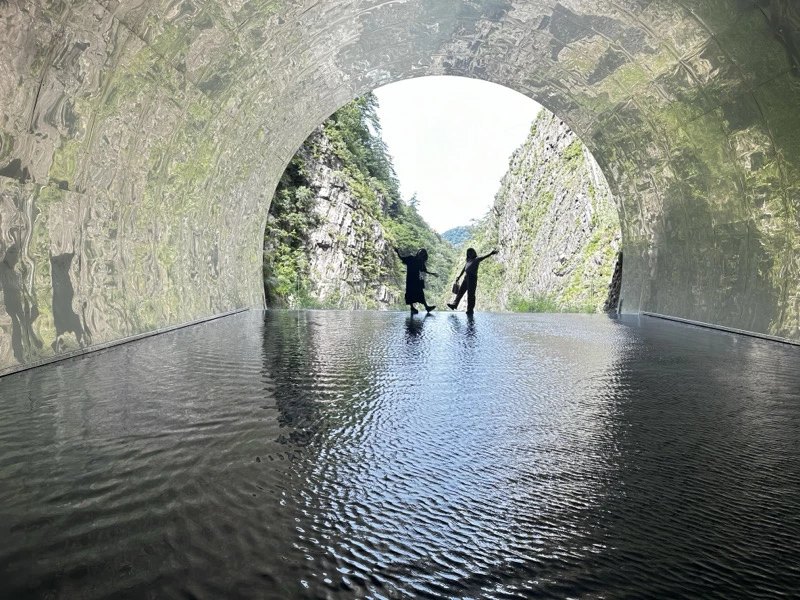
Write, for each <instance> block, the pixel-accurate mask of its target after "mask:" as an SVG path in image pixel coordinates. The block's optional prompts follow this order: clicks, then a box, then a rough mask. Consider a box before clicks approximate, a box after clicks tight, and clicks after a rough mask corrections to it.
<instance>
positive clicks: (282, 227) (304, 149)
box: [264, 96, 454, 308]
mask: <svg viewBox="0 0 800 600" xmlns="http://www.w3.org/2000/svg"><path fill="white" fill-rule="evenodd" d="M373 103H374V97H371V96H367V97H363V98H361V99H357V100H356V101H354V102H353V103H351V104H349V105H346V106H345V107H343V108H342V109H340V111H337V113H335V114H334V115H333V116H332V117H331V118H330V119H329V120H327V121H326V122H325V123H324V124H323V125H321V126H319V127H318V128H317V129H316V130H315V131H314V132H313V133H312V135H311V136H309V138H308V139H307V140H306V141H305V143H304V144H303V145H302V146H301V148H300V149H299V150H298V152H297V154H296V155H295V157H294V158H293V159H292V161H291V163H290V164H289V167H288V168H287V170H286V172H285V173H284V175H283V177H282V178H281V182H280V184H279V185H278V188H277V190H276V192H275V195H274V198H273V201H272V205H271V207H270V213H269V218H268V221H267V227H266V234H265V238H264V276H265V291H266V297H267V302H268V304H269V305H270V306H288V307H335V308H400V307H402V306H403V292H404V285H405V267H404V266H403V265H402V263H400V261H399V260H398V259H397V256H396V254H395V252H394V250H393V247H394V246H396V247H398V248H400V250H401V251H402V252H403V253H404V254H411V253H413V252H416V250H417V249H418V248H420V247H426V248H428V250H429V252H430V254H431V260H430V261H429V263H428V268H429V269H430V270H431V271H436V272H440V273H448V272H449V271H450V270H451V269H452V265H453V261H454V252H453V250H452V247H451V246H450V244H449V243H447V242H445V241H444V240H443V239H442V238H441V237H440V236H438V235H437V234H436V233H435V232H434V231H433V230H431V229H430V227H428V225H427V224H426V223H425V222H424V221H423V220H422V218H421V217H420V216H419V214H418V213H417V212H416V208H415V207H414V205H413V203H407V202H404V201H403V200H402V199H401V198H400V195H399V191H398V186H397V181H396V178H395V177H394V171H393V168H392V166H391V159H390V158H389V157H388V154H387V153H386V151H385V148H384V146H383V142H382V141H381V139H380V126H379V123H378V121H377V117H376V116H375V115H374V112H372V108H373V107H374V104H373ZM427 285H428V289H427V292H426V295H427V297H428V300H429V302H430V303H431V304H435V303H437V302H439V301H440V300H441V299H444V292H443V290H444V287H445V286H446V285H447V278H446V277H443V278H442V279H440V280H438V279H430V280H429V281H428V282H427Z"/></svg>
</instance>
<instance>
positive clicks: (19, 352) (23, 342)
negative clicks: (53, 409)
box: [0, 244, 42, 363]
mask: <svg viewBox="0 0 800 600" xmlns="http://www.w3.org/2000/svg"><path fill="white" fill-rule="evenodd" d="M18 262H19V248H18V246H17V244H11V246H9V247H8V249H7V250H6V253H5V255H4V256H3V260H2V261H0V290H2V292H3V304H4V306H5V310H6V313H7V314H8V316H9V317H11V349H12V351H13V352H14V358H16V359H17V361H18V362H20V363H22V362H25V357H26V350H27V349H29V348H31V346H35V347H36V348H41V347H42V342H41V340H40V339H39V338H38V337H37V336H36V333H35V332H34V331H33V326H32V324H33V322H34V321H35V320H36V318H37V317H38V316H39V311H38V309H37V308H36V304H35V302H33V301H31V300H30V299H29V298H28V296H27V294H25V293H24V292H25V290H24V289H23V287H22V277H21V276H20V274H19V273H17V269H16V267H17V263H18Z"/></svg>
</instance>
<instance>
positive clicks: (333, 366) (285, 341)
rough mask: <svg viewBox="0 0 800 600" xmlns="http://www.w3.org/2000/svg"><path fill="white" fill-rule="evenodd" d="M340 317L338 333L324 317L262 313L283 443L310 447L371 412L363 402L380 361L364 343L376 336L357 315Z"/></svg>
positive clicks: (266, 363)
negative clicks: (317, 440) (332, 375)
mask: <svg viewBox="0 0 800 600" xmlns="http://www.w3.org/2000/svg"><path fill="white" fill-rule="evenodd" d="M337 317H339V319H340V324H341V326H340V327H334V326H331V324H330V315H329V314H326V313H321V314H315V313H314V312H307V311H300V312H294V311H266V312H265V313H264V342H263V356H264V371H265V372H266V374H268V375H269V377H270V379H271V380H273V381H274V382H275V392H274V393H275V404H276V407H277V409H278V423H279V425H280V427H281V428H282V429H283V430H284V433H282V434H281V435H280V436H279V438H278V441H279V442H281V443H284V444H289V445H294V446H299V447H306V446H311V445H313V444H314V441H315V440H316V439H317V438H325V437H329V436H331V435H332V434H331V433H330V430H335V429H338V428H343V427H347V426H348V425H347V424H348V423H352V422H359V421H360V420H361V419H363V418H364V414H365V413H366V412H367V411H368V410H369V407H368V406H366V405H364V403H363V402H361V399H362V398H363V397H364V396H365V393H364V392H365V390H368V389H370V388H371V387H372V386H373V381H372V379H373V378H374V376H375V372H376V369H375V365H374V362H375V359H376V357H375V356H374V355H372V354H371V353H370V351H369V348H370V345H369V344H364V343H363V342H364V340H365V339H370V338H371V337H372V336H374V335H378V334H377V333H376V332H375V331H373V330H371V329H370V328H369V324H368V323H366V324H365V321H368V319H364V318H363V316H361V317H360V318H359V313H355V314H350V313H337ZM377 358H378V359H379V357H377ZM330 373H336V377H334V378H332V377H331V375H330Z"/></svg>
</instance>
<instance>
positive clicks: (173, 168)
mask: <svg viewBox="0 0 800 600" xmlns="http://www.w3.org/2000/svg"><path fill="white" fill-rule="evenodd" d="M799 11H800V9H799V8H798V6H797V5H796V3H795V2H794V0H769V1H766V0H764V1H755V0H753V1H750V0H714V1H711V0H709V1H707V2H705V1H703V2H693V3H686V2H682V1H680V0H664V1H661V0H659V1H658V2H652V1H649V0H626V1H625V2H613V3H612V2H606V1H592V2H588V1H582V0H570V1H569V2H556V1H555V0H534V1H531V0H524V1H523V0H518V1H515V0H476V1H475V2H469V3H465V2H461V1H457V0H441V1H437V2H423V1H409V2H404V3H385V2H377V1H376V2H358V3H356V2H336V3H318V2H310V1H309V2H291V3H290V2H286V3H282V2H275V1H274V0H269V1H266V0H264V1H260V0H252V1H250V2H243V3H230V2H215V1H209V2H203V3H197V2H189V1H182V0H176V1H175V2H169V3H165V2H160V1H156V0H152V1H151V0H72V1H70V2H58V1H56V2H52V1H46V0H32V1H25V2H23V1H22V0H8V1H7V2H4V3H0V17H1V18H0V46H2V50H3V52H1V53H0V84H1V85H0V373H2V372H8V371H11V370H15V369H18V368H20V367H21V366H24V365H26V364H31V363H35V362H37V361H39V360H41V359H47V358H48V357H54V356H59V355H61V354H63V353H66V352H72V351H74V350H75V349H80V348H86V347H91V346H92V345H97V344H103V343H106V342H109V341H113V340H116V339H121V338H125V337H128V336H131V335H136V334H140V333H143V332H147V331H153V330H157V329H160V328H163V327H166V326H170V325H175V324H178V323H185V322H190V321H193V320H196V319H200V318H203V317H206V316H211V315H214V314H219V313H222V312H225V311H228V310H231V309H235V308H239V307H244V306H256V305H261V304H262V301H263V292H262V282H261V261H262V239H261V238H262V235H263V228H264V222H265V217H266V212H267V210H268V204H269V199H270V196H271V193H272V190H274V186H275V184H276V182H277V180H278V178H279V177H280V174H281V172H282V170H283V168H284V167H285V165H286V163H287V162H288V160H289V158H290V157H291V155H292V154H293V153H294V151H295V150H296V149H297V147H298V146H299V145H300V144H301V143H302V141H303V139H305V137H306V136H307V135H308V134H309V133H310V132H311V130H312V129H313V128H314V127H315V126H316V125H318V124H319V123H320V122H321V121H322V120H323V119H324V118H325V117H327V116H328V115H329V114H330V113H332V112H333V111H334V110H335V109H336V108H338V107H339V106H341V105H342V104H344V103H345V102H346V101H348V100H349V99H351V98H352V97H354V96H356V95H357V94H359V93H363V92H366V91H369V90H371V89H374V88H375V87H377V86H379V85H382V84H386V83H389V82H391V81H397V80H401V79H405V78H408V77H417V76H422V75H461V76H468V77H476V78H481V79H486V80H490V81H494V82H496V83H499V84H502V85H506V86H508V87H511V88H513V89H515V90H517V91H519V92H521V93H524V94H526V95H528V96H529V97H531V98H534V99H536V100H538V101H539V102H541V103H542V104H543V105H544V106H545V107H547V108H548V109H549V110H551V111H553V112H555V113H556V114H557V115H559V116H560V117H561V118H563V119H564V120H565V122H567V124H568V125H569V126H570V127H571V128H572V129H573V130H574V131H575V132H576V133H577V134H578V135H579V136H580V137H581V139H583V141H584V142H585V143H586V144H587V146H588V147H589V148H590V150H591V151H592V152H593V154H594V156H595V158H596V159H597V161H598V163H599V164H600V165H601V167H602V168H603V171H604V173H605V175H606V177H607V179H608V181H609V184H610V185H611V187H612V190H613V191H614V193H615V195H616V196H617V199H618V202H619V210H620V220H621V225H622V230H623V245H624V252H625V267H624V274H623V289H622V298H623V309H624V310H625V311H638V310H647V311H652V312H658V313H663V314H668V315H674V316H679V317H683V318H687V319H693V320H698V321H704V322H709V323H716V324H720V325H726V326H729V327H737V328H741V329H747V330H751V331H755V332H761V333H766V334H771V335H778V336H782V337H787V338H791V339H795V340H800V328H799V327H798V326H799V325H800V283H798V282H800V260H798V259H799V258H800V235H798V231H799V228H798V208H800V184H798V182H800V115H799V114H798V110H797V107H798V99H799V98H800V77H799V75H800V35H799V34H798V23H799V22H800V16H799V15H798V12H799ZM453 210H458V207H457V205H454V206H453Z"/></svg>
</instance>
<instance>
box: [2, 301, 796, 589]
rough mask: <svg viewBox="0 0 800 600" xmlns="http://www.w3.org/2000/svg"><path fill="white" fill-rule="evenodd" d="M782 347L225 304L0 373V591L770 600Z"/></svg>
mask: <svg viewBox="0 0 800 600" xmlns="http://www.w3.org/2000/svg"><path fill="white" fill-rule="evenodd" d="M798 365H800V348H796V347H792V346H786V345H781V344H777V343H773V342H767V341H762V340H758V339H752V338H746V337H740V336H736V335H732V334H727V333H720V332H716V331H710V330H704V329H699V328H695V327H691V326H686V325H681V324H676V323H670V322H665V321H658V320H655V319H649V318H642V320H641V321H639V320H638V319H636V318H631V319H630V320H627V321H626V322H624V323H623V322H619V321H614V320H611V319H609V318H607V317H604V316H594V315H593V316H586V315H493V314H478V315H476V316H475V318H474V319H473V320H468V319H467V317H466V316H465V315H464V314H463V313H461V314H446V313H438V314H435V315H434V316H432V317H429V318H427V319H424V318H422V317H416V318H414V319H410V318H409V317H408V316H407V315H405V314H401V313H377V312H355V313H347V312H272V313H264V312H260V311H252V312H248V313H243V314H239V315H236V316H232V317H227V318H224V319H220V320H218V321H214V322H210V323H206V324H203V325H198V326H194V327H191V328H188V329H184V330H181V331H177V332H173V333H169V334H165V335H161V336H157V337H153V338H148V339H146V340H142V341H138V342H135V343H131V344H128V345H125V346H121V347H117V348H113V349H110V350H107V351H104V352H100V353H95V354H91V355H87V356H84V357H80V358H78V359H73V360H69V361H64V362H62V363H58V364H56V365H51V366H47V367H43V368H40V369H34V370H32V371H29V372H26V373H20V374H16V375H12V376H8V377H5V378H2V379H0V449H2V452H0V539H2V542H1V543H0V597H2V598H70V599H71V598H79V599H83V598H112V597H113V598H126V597H129V598H294V597H298V598H305V597H308V598H325V597H330V598H353V597H356V598H360V597H368V598H406V597H422V598H424V597H429V598H528V597H558V598H562V597H607V598H620V597H631V598H641V597H663V598H667V597H669V598H675V597H719V598H732V597H742V598H756V597H764V598H767V597H776V596H781V595H784V596H792V595H795V594H797V590H798V589H800V544H799V543H798V540H800V369H798Z"/></svg>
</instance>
